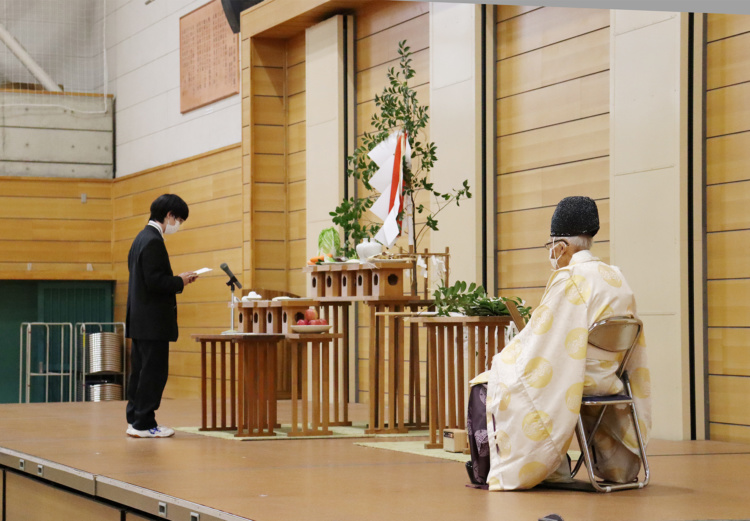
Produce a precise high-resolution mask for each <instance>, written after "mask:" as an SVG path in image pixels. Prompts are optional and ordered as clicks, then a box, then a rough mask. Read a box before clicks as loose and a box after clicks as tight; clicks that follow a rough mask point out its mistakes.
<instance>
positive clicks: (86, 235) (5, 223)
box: [0, 177, 114, 280]
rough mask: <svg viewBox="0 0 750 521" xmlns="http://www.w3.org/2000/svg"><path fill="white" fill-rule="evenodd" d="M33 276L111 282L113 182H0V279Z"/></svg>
mask: <svg viewBox="0 0 750 521" xmlns="http://www.w3.org/2000/svg"><path fill="white" fill-rule="evenodd" d="M29 263H31V270H30V271H29ZM88 264H91V265H92V268H94V271H93V272H90V271H87V265H88ZM37 272H45V273H46V274H47V275H46V276H47V277H48V278H50V279H67V280H71V279H72V280H75V279H80V280H83V279H92V278H99V279H103V280H111V279H112V277H113V276H114V273H113V271H112V181H111V180H102V181H94V180H78V179H60V178H34V179H31V178H17V177H0V278H3V279H26V278H38V277H39V276H42V275H41V274H37Z"/></svg>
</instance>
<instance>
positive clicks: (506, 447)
mask: <svg viewBox="0 0 750 521" xmlns="http://www.w3.org/2000/svg"><path fill="white" fill-rule="evenodd" d="M495 443H497V447H498V449H499V450H500V459H503V460H504V459H508V458H509V457H510V436H508V433H507V432H505V431H497V433H496V434H495Z"/></svg>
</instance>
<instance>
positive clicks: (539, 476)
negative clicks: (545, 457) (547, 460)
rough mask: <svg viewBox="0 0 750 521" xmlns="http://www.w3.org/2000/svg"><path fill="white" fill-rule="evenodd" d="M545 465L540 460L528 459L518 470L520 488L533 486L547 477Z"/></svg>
mask: <svg viewBox="0 0 750 521" xmlns="http://www.w3.org/2000/svg"><path fill="white" fill-rule="evenodd" d="M548 473H549V472H548V471H547V465H545V464H544V463H542V462H541V461H530V462H529V463H527V464H526V465H524V466H523V467H521V470H519V471H518V481H519V482H520V484H521V488H529V487H533V486H534V485H536V484H537V483H539V482H540V481H542V480H543V479H544V478H546V477H547V474H548Z"/></svg>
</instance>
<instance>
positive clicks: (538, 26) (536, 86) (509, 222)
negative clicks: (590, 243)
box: [496, 6, 609, 306]
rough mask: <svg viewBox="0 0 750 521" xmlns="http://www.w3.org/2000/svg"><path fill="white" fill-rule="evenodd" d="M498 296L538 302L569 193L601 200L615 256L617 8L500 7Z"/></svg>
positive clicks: (602, 234)
mask: <svg viewBox="0 0 750 521" xmlns="http://www.w3.org/2000/svg"><path fill="white" fill-rule="evenodd" d="M497 20H498V23H497V26H496V28H497V57H498V62H497V84H496V85H497V94H496V98H497V128H496V136H497V165H496V166H497V185H496V186H497V212H498V213H497V248H498V250H497V265H498V270H497V288H496V289H497V291H498V293H499V294H502V295H504V296H511V295H519V296H521V297H522V298H526V299H527V300H528V303H529V304H531V305H532V306H536V305H538V304H539V299H540V298H541V295H542V293H543V290H544V287H545V285H546V283H547V280H548V278H549V274H550V266H549V261H548V257H547V252H546V250H544V248H542V247H541V246H542V245H543V244H544V243H545V242H546V241H547V240H548V238H549V222H550V218H551V217H552V213H553V212H554V209H555V206H556V205H557V203H558V202H559V201H560V199H562V198H563V197H566V196H570V195H586V196H589V197H592V198H593V199H595V200H596V201H597V204H598V206H599V218H600V222H601V229H600V231H599V233H598V234H597V236H596V241H597V242H596V244H595V245H594V248H593V250H594V253H595V254H596V255H598V256H599V257H600V258H602V259H603V260H605V261H607V260H608V259H609V11H608V10H597V9H573V8H557V7H542V8H532V7H512V6H499V7H498V8H497Z"/></svg>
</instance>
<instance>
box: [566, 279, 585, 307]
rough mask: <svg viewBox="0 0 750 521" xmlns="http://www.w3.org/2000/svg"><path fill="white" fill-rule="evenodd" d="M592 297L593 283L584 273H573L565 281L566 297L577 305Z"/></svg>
mask: <svg viewBox="0 0 750 521" xmlns="http://www.w3.org/2000/svg"><path fill="white" fill-rule="evenodd" d="M590 297H591V284H589V281H587V280H586V277H584V276H583V275H572V276H571V277H570V278H569V279H568V281H567V282H566V283H565V298H567V299H568V302H570V303H571V304H574V305H576V306H578V305H580V304H583V303H584V302H588V300H589V298H590Z"/></svg>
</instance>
